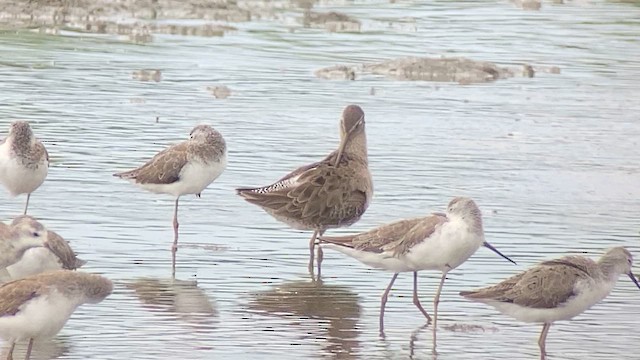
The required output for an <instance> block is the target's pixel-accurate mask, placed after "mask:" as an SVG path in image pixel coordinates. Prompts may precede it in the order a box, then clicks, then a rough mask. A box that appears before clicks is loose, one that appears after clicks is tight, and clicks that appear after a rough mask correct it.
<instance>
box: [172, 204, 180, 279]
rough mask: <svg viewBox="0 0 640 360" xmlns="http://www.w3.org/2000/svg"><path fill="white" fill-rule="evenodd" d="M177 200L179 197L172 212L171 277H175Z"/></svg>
mask: <svg viewBox="0 0 640 360" xmlns="http://www.w3.org/2000/svg"><path fill="white" fill-rule="evenodd" d="M178 200H180V197H179V196H178V197H177V198H176V208H175V211H174V212H173V245H172V246H171V276H172V277H174V278H175V277H176V252H177V251H178V226H180V224H178Z"/></svg>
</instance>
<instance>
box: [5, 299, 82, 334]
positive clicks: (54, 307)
mask: <svg viewBox="0 0 640 360" xmlns="http://www.w3.org/2000/svg"><path fill="white" fill-rule="evenodd" d="M80 300H81V299H75V298H70V297H67V296H64V295H63V294H61V293H59V292H58V291H56V290H53V291H51V292H50V293H48V294H46V295H41V296H38V297H36V298H34V299H31V300H28V301H27V302H26V303H25V304H23V305H22V306H21V307H20V311H19V312H18V313H16V314H15V315H13V316H3V317H0V337H2V338H4V339H8V340H9V342H12V341H22V340H26V339H30V338H35V339H39V338H50V337H53V336H55V335H56V334H57V333H58V332H59V331H60V330H61V329H62V327H63V326H64V324H65V323H66V322H67V320H69V317H70V316H71V314H72V313H73V312H74V311H75V309H76V308H77V307H78V306H79V305H80V303H81V302H80Z"/></svg>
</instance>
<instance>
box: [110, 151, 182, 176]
mask: <svg viewBox="0 0 640 360" xmlns="http://www.w3.org/2000/svg"><path fill="white" fill-rule="evenodd" d="M188 146H189V144H188V143H187V142H186V141H185V142H182V143H180V144H177V145H173V146H171V147H169V148H167V149H164V150H162V151H161V152H159V153H158V154H156V156H154V157H153V158H152V159H151V160H149V161H148V162H147V163H146V164H144V165H142V166H141V167H139V168H137V169H134V170H131V171H126V172H122V173H118V174H114V176H117V177H120V178H123V179H135V180H136V182H137V183H139V184H172V183H174V182H176V181H178V180H179V179H180V171H182V168H183V167H184V166H185V165H186V164H187V162H188V158H187V151H186V150H187V147H188Z"/></svg>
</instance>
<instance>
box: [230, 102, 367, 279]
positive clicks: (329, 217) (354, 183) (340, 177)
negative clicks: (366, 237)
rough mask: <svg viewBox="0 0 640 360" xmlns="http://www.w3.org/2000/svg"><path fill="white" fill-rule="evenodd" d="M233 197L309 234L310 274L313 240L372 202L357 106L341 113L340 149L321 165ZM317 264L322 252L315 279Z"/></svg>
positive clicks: (351, 220) (347, 222)
mask: <svg viewBox="0 0 640 360" xmlns="http://www.w3.org/2000/svg"><path fill="white" fill-rule="evenodd" d="M237 192H238V195H240V196H242V197H243V198H244V199H245V200H247V201H248V202H250V203H252V204H256V205H258V206H260V207H261V208H263V209H264V210H265V211H266V212H267V213H268V214H270V215H271V216H273V217H274V218H276V219H277V220H279V221H282V222H284V223H285V224H287V225H289V226H291V227H293V228H294V229H298V230H313V236H311V240H310V241H309V272H311V273H313V258H314V248H315V245H316V237H318V236H319V235H322V234H323V233H324V231H325V230H327V229H331V228H338V227H343V226H349V225H351V224H353V223H355V222H357V221H358V220H359V219H360V217H361V216H362V214H364V212H365V211H366V210H367V207H368V206H369V203H370V202H371V197H372V196H373V184H372V181H371V173H370V172H369V166H368V157H367V136H366V133H365V122H364V112H363V111H362V109H361V108H360V107H359V106H357V105H349V106H347V107H345V109H344V111H343V112H342V119H341V121H340V147H339V148H338V149H337V150H335V151H333V152H331V154H329V156H327V157H326V158H325V159H324V160H321V161H319V162H315V163H312V164H308V165H304V166H302V167H299V168H298V169H296V170H294V171H293V172H291V173H289V174H287V175H285V176H284V177H283V178H281V179H280V180H278V181H277V182H275V183H273V184H271V185H267V186H263V187H258V188H241V189H237ZM321 264H322V248H320V247H318V276H320V275H321Z"/></svg>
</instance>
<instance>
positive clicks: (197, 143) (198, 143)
mask: <svg viewBox="0 0 640 360" xmlns="http://www.w3.org/2000/svg"><path fill="white" fill-rule="evenodd" d="M226 166H227V146H226V143H225V141H224V138H223V137H222V135H221V134H220V133H219V132H218V131H217V130H215V129H213V128H212V127H211V126H209V125H198V126H196V127H194V128H193V130H191V133H190V137H189V139H188V140H186V141H183V142H181V143H179V144H175V145H172V146H170V147H168V148H166V149H164V150H162V151H161V152H159V153H158V154H156V155H155V156H154V157H153V158H152V159H151V160H149V161H148V162H147V163H146V164H144V165H142V166H140V167H139V168H137V169H134V170H131V171H125V172H121V173H117V174H113V175H114V176H116V177H119V178H122V179H126V180H129V181H131V182H132V183H134V184H136V185H138V186H140V187H142V188H143V189H145V190H148V191H151V192H154V193H159V194H169V195H173V196H175V198H176V202H175V208H174V212H173V246H172V247H171V254H172V264H171V266H172V274H173V276H175V267H176V251H178V200H179V199H180V196H182V195H187V194H195V195H196V196H197V197H200V194H201V193H202V191H204V189H205V188H206V187H207V186H209V184H211V183H212V182H213V181H214V180H215V179H217V178H218V176H220V175H221V174H222V172H223V171H224V169H225V168H226Z"/></svg>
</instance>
